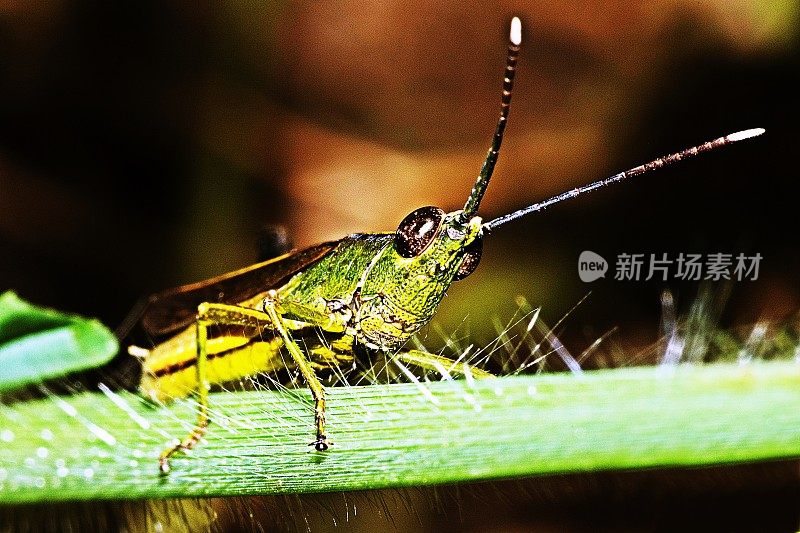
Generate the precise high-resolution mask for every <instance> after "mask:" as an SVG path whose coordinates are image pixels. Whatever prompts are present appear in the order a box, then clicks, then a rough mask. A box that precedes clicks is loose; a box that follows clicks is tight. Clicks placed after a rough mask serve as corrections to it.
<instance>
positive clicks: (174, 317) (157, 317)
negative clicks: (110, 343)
mask: <svg viewBox="0 0 800 533" xmlns="http://www.w3.org/2000/svg"><path fill="white" fill-rule="evenodd" d="M339 242H340V241H331V242H325V243H322V244H317V245H316V246H311V247H310V248H306V249H304V250H299V251H294V252H291V253H288V254H286V255H282V256H280V257H276V258H274V259H270V260H269V261H264V262H263V263H256V264H255V265H251V266H248V267H245V268H242V269H241V270H236V271H234V272H229V273H227V274H222V275H221V276H217V277H215V278H211V279H207V280H205V281H199V282H197V283H190V284H189V285H182V286H180V287H175V288H174V289H168V290H166V291H163V292H159V293H156V294H153V295H152V296H150V297H149V298H147V299H146V300H145V301H143V302H142V303H141V304H140V305H139V306H137V308H135V309H134V310H133V311H132V312H131V315H130V316H129V318H128V319H126V321H125V323H123V325H122V326H120V328H118V330H117V331H118V336H119V337H120V338H123V337H125V336H127V334H128V332H129V330H130V329H132V328H133V327H135V325H136V324H137V323H138V324H139V325H141V327H142V329H143V330H144V331H145V332H146V333H147V334H148V335H151V336H154V337H161V336H163V335H169V334H171V333H174V332H176V331H178V330H180V329H183V328H185V327H186V326H188V325H190V324H191V323H192V322H193V321H194V319H195V315H196V314H197V306H198V305H200V304H201V303H203V302H216V303H228V304H233V303H238V302H242V301H244V300H247V299H249V298H252V297H254V296H255V295H257V294H258V293H259V292H264V291H266V290H269V289H277V288H278V287H280V286H281V285H283V284H284V283H286V282H287V281H288V280H289V278H291V277H292V276H293V275H295V274H297V273H298V272H300V271H301V270H304V269H305V268H308V267H309V266H310V265H312V264H314V263H316V262H317V261H319V260H320V259H322V258H323V257H325V256H326V255H327V254H328V253H330V251H331V250H333V249H334V248H335V247H336V246H337V245H338V244H339Z"/></svg>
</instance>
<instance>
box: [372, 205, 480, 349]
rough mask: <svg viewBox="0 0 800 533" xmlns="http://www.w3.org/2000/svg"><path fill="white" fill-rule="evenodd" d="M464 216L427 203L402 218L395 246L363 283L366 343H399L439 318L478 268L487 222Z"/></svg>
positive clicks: (388, 345)
mask: <svg viewBox="0 0 800 533" xmlns="http://www.w3.org/2000/svg"><path fill="white" fill-rule="evenodd" d="M463 215H464V212H463V211H454V212H452V213H445V212H444V211H443V210H441V209H439V208H438V207H421V208H419V209H417V210H415V211H413V212H411V213H410V214H409V215H408V216H406V217H405V218H404V219H403V221H402V222H400V225H399V226H398V227H397V231H396V232H395V234H394V239H393V243H392V246H391V249H388V250H387V251H386V253H384V254H383V255H382V256H381V257H380V259H379V261H378V263H377V264H375V265H374V267H373V268H372V269H371V270H370V274H369V276H368V277H367V278H366V280H365V282H364V286H363V287H362V293H361V296H362V302H363V303H362V305H361V309H360V316H359V320H358V323H359V327H360V339H361V340H362V342H364V343H365V344H367V345H368V346H370V347H373V348H383V349H387V348H394V347H396V346H397V345H399V344H400V343H402V342H403V341H405V340H406V339H408V338H409V337H410V336H411V335H413V334H414V333H415V332H416V331H417V330H419V328H421V327H422V326H424V325H425V324H426V323H427V322H428V321H429V320H430V319H431V318H432V317H433V315H434V313H435V312H436V308H437V307H438V306H439V303H440V302H441V301H442V298H443V297H444V294H445V292H446V291H447V289H448V287H450V284H451V283H453V281H457V280H460V279H464V278H465V277H467V276H468V275H470V274H471V273H472V272H473V271H474V270H475V268H476V267H477V266H478V262H479V261H480V258H481V252H482V250H483V233H482V228H483V222H482V221H481V219H480V217H472V218H470V219H468V220H465V219H464V216H463Z"/></svg>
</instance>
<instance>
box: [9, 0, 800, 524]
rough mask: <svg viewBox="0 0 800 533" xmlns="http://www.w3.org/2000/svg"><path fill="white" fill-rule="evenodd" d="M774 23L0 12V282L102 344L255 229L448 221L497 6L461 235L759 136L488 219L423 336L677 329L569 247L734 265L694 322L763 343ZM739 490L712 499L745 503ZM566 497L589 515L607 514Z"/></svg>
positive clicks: (338, 5)
mask: <svg viewBox="0 0 800 533" xmlns="http://www.w3.org/2000/svg"><path fill="white" fill-rule="evenodd" d="M799 11H800V7H798V5H796V3H794V2H745V3H742V4H741V5H739V4H736V5H734V4H732V3H730V2H725V1H723V0H719V1H716V2H715V1H708V2H704V3H702V4H699V3H695V2H684V1H676V2H672V3H669V4H667V3H664V4H659V5H651V4H649V3H640V2H635V1H622V0H620V1H616V2H596V3H593V2H583V3H575V2H560V1H557V0H552V1H548V2H535V3H534V2H531V3H524V2H523V3H519V2H517V3H504V4H503V5H500V6H498V5H495V4H490V3H483V4H482V3H478V2H473V3H467V4H460V5H459V6H458V7H454V6H451V5H449V3H446V2H441V3H438V2H425V3H422V2H420V1H417V2H413V1H412V2H410V3H409V2H405V3H403V4H402V5H401V4H397V5H392V4H369V3H368V4H364V3H363V2H348V1H342V2H321V3H314V4H313V5H311V4H310V5H303V4H293V3H276V4H264V5H245V4H237V3H223V2H220V3H218V4H217V5H215V6H214V7H213V8H211V7H209V6H207V5H206V6H200V7H199V6H196V5H194V4H193V3H188V2H185V3H184V2H173V3H162V2H148V1H143V2H138V3H136V4H135V5H130V6H124V5H116V4H110V3H106V2H97V1H77V2H64V3H58V2H40V3H36V4H35V7H34V6H29V5H28V4H27V3H2V4H0V289H5V288H11V289H14V290H16V291H17V292H18V293H19V294H20V295H21V296H23V297H25V298H27V299H29V300H31V301H33V302H36V303H40V304H45V305H49V306H53V307H56V308H60V309H65V310H70V311H75V312H79V313H82V314H86V315H91V316H97V317H100V318H101V319H102V320H103V321H105V322H106V323H107V324H109V325H111V326H112V327H113V326H115V325H116V324H117V323H119V322H120V321H121V320H122V318H123V317H124V316H125V313H126V312H127V310H128V308H129V307H130V306H131V305H132V304H133V303H134V302H135V301H136V299H137V298H138V297H140V296H142V295H144V294H147V293H148V292H151V291H154V290H158V289H162V288H165V287H169V286H172V285H175V284H179V283H184V282H190V281H196V280H198V279H202V278H204V277H208V276H212V275H215V274H219V273H221V272H225V271H228V270H232V269H235V268H238V267H241V266H244V265H247V264H249V263H250V262H252V261H254V259H255V257H256V255H257V246H256V242H257V238H258V232H259V229H260V228H262V227H263V226H264V225H272V224H280V225H283V226H284V227H285V228H287V229H288V230H289V232H290V233H291V234H292V236H293V239H294V242H295V244H296V245H297V246H301V247H302V246H306V245H310V244H313V243H314V242H318V241H321V240H326V239H330V238H337V237H341V236H343V235H345V234H347V233H350V232H356V231H379V230H393V229H394V227H395V226H396V224H397V223H398V222H399V220H401V219H402V217H403V216H404V215H405V214H406V213H408V212H410V211H411V210H413V209H414V208H416V207H418V206H421V205H427V204H435V205H440V206H442V207H443V208H445V209H457V208H460V207H461V206H462V205H463V202H464V199H465V197H466V195H467V193H468V191H469V188H470V186H471V183H472V181H473V179H474V177H475V175H476V174H477V171H478V169H479V167H480V164H481V162H482V159H483V156H484V154H485V150H486V148H487V146H488V142H489V139H490V135H491V132H492V131H493V128H494V121H495V120H496V114H497V112H498V108H499V92H500V86H501V83H500V82H501V73H502V66H503V58H504V48H505V40H506V31H507V29H506V28H507V24H508V21H509V19H510V17H511V16H512V15H513V14H518V15H519V16H520V17H521V18H522V19H523V25H524V43H523V50H522V52H521V58H520V62H519V68H518V78H517V79H518V83H517V86H516V90H515V97H514V102H513V104H512V111H511V119H510V123H509V127H508V130H507V132H508V133H507V138H506V143H505V145H504V149H503V153H502V154H501V157H500V163H499V164H498V167H497V171H496V179H495V180H494V182H493V183H492V185H491V186H490V188H489V193H488V194H487V196H486V198H485V202H484V205H483V207H482V213H483V215H484V216H485V217H486V218H491V217H493V216H497V215H499V214H502V213H505V212H508V211H510V210H512V209H515V208H517V207H521V206H523V205H527V204H529V203H532V202H533V201H537V200H541V199H543V198H545V197H547V196H550V195H552V194H555V193H558V192H560V191H562V190H565V189H568V188H571V187H573V186H576V185H579V184H583V183H586V182H589V181H593V180H595V179H598V178H600V177H604V176H607V175H610V174H613V173H615V172H617V171H619V170H622V169H625V168H629V167H632V166H635V165H637V164H639V163H642V162H645V161H647V160H649V159H652V158H654V157H656V156H660V155H663V154H665V153H668V152H670V151H674V150H677V149H680V148H683V147H686V146H689V145H692V144H697V143H700V142H702V141H705V140H708V139H711V138H714V137H717V136H720V135H723V134H725V133H730V132H733V131H737V130H741V129H746V128H751V127H764V128H766V130H767V133H766V134H765V135H764V136H763V137H761V138H759V139H756V140H753V141H749V142H745V143H741V144H737V145H735V146H732V147H727V148H724V149H722V150H719V151H716V152H714V153H712V154H707V155H704V156H702V157H700V158H698V159H694V160H692V161H691V162H686V163H682V164H680V165H678V166H673V167H671V168H669V169H666V170H661V171H658V172H656V173H653V174H650V175H647V176H644V177H639V178H636V179H635V180H634V181H632V182H628V183H626V184H623V185H616V186H614V187H613V188H609V189H607V190H604V191H600V192H596V193H594V194H593V195H591V196H588V197H584V198H581V199H578V200H573V201H570V202H567V203H564V204H563V205H559V206H558V207H554V208H552V209H551V210H549V211H547V212H545V213H541V214H537V215H533V216H531V217H530V218H528V219H526V220H523V221H518V222H516V223H512V224H508V225H507V226H504V227H503V228H502V229H498V231H496V232H495V233H494V234H493V235H492V236H491V237H490V238H489V239H488V240H487V242H486V246H485V251H484V259H483V262H482V264H481V266H480V267H479V269H478V271H477V272H476V273H475V274H474V275H473V276H471V277H470V278H469V279H468V280H465V281H463V282H461V283H460V284H458V285H457V286H455V287H454V288H453V289H452V290H451V291H450V296H449V297H448V299H446V300H445V302H444V304H443V305H442V308H441V313H440V315H439V316H438V317H437V318H438V323H439V324H440V326H441V328H442V330H444V331H446V332H447V331H454V330H455V329H456V328H458V327H460V324H461V323H462V321H464V317H465V316H467V319H466V320H467V321H468V323H469V325H470V328H471V331H473V332H474V334H475V336H476V338H477V339H483V340H484V341H486V340H491V338H492V337H493V335H495V332H494V331H493V330H492V327H491V325H490V320H488V319H487V317H497V316H499V317H501V320H506V319H508V318H509V317H510V316H511V315H512V314H513V313H514V311H515V310H516V308H517V305H516V303H515V296H517V295H524V296H525V297H526V298H527V300H528V301H529V302H530V303H531V304H532V305H533V306H535V307H538V306H542V317H543V318H544V320H545V321H546V322H547V323H548V324H551V325H552V324H553V323H554V322H556V321H557V320H558V319H560V318H561V317H562V316H564V315H565V314H566V313H567V312H568V311H569V310H570V309H571V308H572V307H573V306H574V305H575V304H576V303H577V302H578V301H579V300H580V299H581V298H582V297H583V296H585V295H586V294H587V293H588V292H589V290H591V291H592V292H591V295H590V296H589V297H588V298H587V299H586V300H585V301H584V302H583V303H582V304H581V305H580V306H578V308H577V309H576V310H575V311H574V312H573V313H571V314H570V316H569V317H568V318H567V320H565V322H564V325H563V327H562V328H561V329H560V330H559V331H558V333H559V335H561V336H562V339H563V340H564V342H565V344H566V346H567V347H568V348H569V349H570V350H573V352H578V353H580V351H582V350H583V349H584V348H586V346H588V345H589V344H591V342H592V341H593V340H594V339H595V338H597V337H598V336H600V335H601V334H603V333H604V332H606V331H608V330H610V329H611V328H614V327H616V328H617V332H616V333H615V334H614V336H613V342H614V343H616V344H618V345H619V346H622V347H623V348H624V350H625V353H637V351H640V350H642V349H646V348H647V347H648V346H652V345H654V343H656V341H657V339H658V335H659V319H660V316H661V313H662V307H661V300H660V296H661V294H662V291H663V290H664V289H668V290H670V291H671V293H672V294H673V296H674V297H675V298H676V301H677V306H678V313H679V314H682V313H685V312H686V310H687V309H688V308H689V307H690V306H691V304H692V302H694V301H695V299H696V297H697V295H698V292H699V286H698V284H697V283H687V282H678V281H675V280H671V281H669V282H668V283H663V282H656V281H650V282H645V281H639V282H621V281H614V280H613V276H609V277H608V278H607V279H605V280H600V281H597V282H595V283H593V284H592V285H590V286H589V285H586V284H583V283H582V282H581V281H580V280H579V279H578V276H577V266H576V263H577V257H578V254H579V253H580V252H581V251H582V250H586V249H590V250H594V251H596V252H598V253H600V254H601V255H603V256H605V257H606V258H607V259H609V260H610V261H611V262H612V270H613V259H614V257H615V256H616V255H617V254H619V253H634V252H636V253H648V254H649V253H655V254H661V253H664V252H667V253H669V254H670V255H671V256H673V257H674V256H675V255H677V253H679V252H697V253H712V252H726V253H733V254H736V253H739V252H745V253H748V254H753V253H756V252H758V253H760V254H761V255H762V256H763V257H764V259H763V261H762V265H761V274H760V278H759V280H758V281H755V282H753V281H746V282H738V283H732V284H727V285H725V284H711V285H710V286H709V287H708V290H709V291H710V292H711V293H712V294H713V295H715V296H719V298H717V299H718V300H720V301H722V300H725V302H724V305H723V303H717V304H715V307H714V310H715V313H716V314H718V315H719V316H720V324H721V326H722V327H725V328H734V329H735V328H747V327H748V325H749V324H752V323H754V322H756V321H765V322H766V323H768V324H771V325H774V326H775V327H780V325H781V324H782V323H783V322H784V321H785V320H786V319H787V317H789V316H791V315H793V314H794V313H796V312H797V310H798V308H799V307H800V284H798V282H797V272H798V268H800V248H798V246H797V237H796V236H797V215H796V207H795V204H796V201H797V198H798V193H800V184H799V182H798V172H797V171H796V164H795V160H796V144H797V142H796V137H797V136H796V133H795V131H796V125H797V124H798V119H800V113H798V110H799V109H800V106H799V105H798V99H797V96H796V94H797V90H798V84H797V79H796V78H797V73H798V67H799V66H800V65H799V64H798V63H799V62H798V54H797V52H798V29H797V24H796V22H797V18H798V12H799ZM611 274H613V272H612V273H611ZM727 294H729V295H730V297H729V298H723V296H724V295H727ZM435 337H436V335H431V338H430V339H429V340H430V342H431V343H433V344H436V343H437V342H438V340H437V339H436V338H435ZM647 361H648V359H647V358H645V360H644V362H647ZM634 362H639V360H637V361H634V360H633V357H631V360H630V361H623V364H633V363H634ZM554 366H556V367H557V366H558V365H557V364H556V365H554ZM787 468H789V469H794V471H795V476H794V478H793V479H794V481H795V482H794V483H787V484H784V485H781V486H782V487H784V489H785V490H784V489H780V490H773V491H771V492H769V494H766V495H765V496H763V498H762V499H758V497H757V496H753V497H754V498H755V500H753V501H754V502H755V503H754V505H758V504H759V502H760V504H762V505H772V506H774V507H775V508H776V509H790V512H789V513H788V514H787V515H786V517H784V519H785V520H786V522H782V523H790V522H791V523H794V524H795V526H796V523H797V512H798V511H797V477H796V470H797V467H796V464H793V465H790V466H788V467H787ZM733 475H734V477H735V476H736V475H737V474H736V471H734V474H733ZM687 479H690V476H689V477H687ZM686 484H689V485H690V484H691V482H690V481H687V482H686ZM686 484H684V486H686ZM633 486H636V482H633ZM737 486H738V485H737ZM748 487H751V488H748ZM740 488H741V491H740V492H737V493H736V494H738V496H737V497H738V498H744V499H748V498H749V495H751V492H752V493H753V494H756V493H760V492H761V489H760V488H758V487H754V486H752V485H747V484H746V483H745V484H742V485H741V487H740ZM676 490H680V489H676ZM712 490H713V484H712ZM742 491H743V492H742ZM748 491H751V492H748ZM585 494H586V497H587V498H588V500H587V501H588V502H589V503H586V505H588V506H589V507H592V506H599V507H603V506H604V502H605V503H608V505H610V506H612V511H610V512H611V514H612V515H613V514H614V512H615V511H613V509H616V507H613V506H614V505H617V504H619V502H616V500H614V499H613V498H612V499H611V500H609V501H608V502H606V501H605V500H604V499H603V498H604V496H603V495H602V494H599V493H596V492H592V491H588V492H586V493H585ZM696 496H697V498H700V499H697V500H690V501H692V502H697V503H696V505H694V504H693V505H688V507H687V506H685V509H684V512H685V515H681V516H685V517H686V519H687V520H689V519H690V518H692V517H695V518H696V517H697V513H702V512H703V510H705V511H707V513H710V514H708V517H707V518H708V520H709V523H711V524H714V523H721V522H715V520H717V519H719V518H720V517H721V516H722V515H723V514H724V512H725V511H724V508H725V506H724V505H709V506H704V505H702V501H703V500H702V498H701V496H699V495H696ZM735 499H736V498H734V500H735ZM776 501H777V502H781V501H784V502H785V504H786V505H774V504H775V502H776ZM615 502H616V503H615ZM522 505H523V506H524V503H523V504H522ZM553 505H555V504H554V503H553ZM695 507H696V508H695ZM642 512H644V513H645V515H646V514H647V511H646V510H645V511H642ZM715 513H716V514H715ZM556 514H558V513H556ZM523 515H524V513H523ZM637 516H638V515H637ZM640 518H641V517H639V518H636V517H632V518H631V520H632V521H633V522H632V523H631V527H634V528H636V527H637V525H638V526H641V525H642V524H641V523H639V522H637V520H638V519H640ZM498 520H499V519H498ZM515 520H516V519H515ZM525 520H534V518H532V517H530V516H527V518H525ZM792 520H793V522H792ZM633 524H636V525H633ZM655 524H656V525H657V524H658V522H657V521H656V522H655ZM623 525H624V521H623ZM487 527H488V526H487ZM731 529H735V527H733V528H731Z"/></svg>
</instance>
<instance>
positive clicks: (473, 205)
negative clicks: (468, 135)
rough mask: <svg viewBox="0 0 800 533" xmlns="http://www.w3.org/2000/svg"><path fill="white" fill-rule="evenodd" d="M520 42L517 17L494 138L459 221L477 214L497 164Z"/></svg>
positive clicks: (513, 20)
mask: <svg viewBox="0 0 800 533" xmlns="http://www.w3.org/2000/svg"><path fill="white" fill-rule="evenodd" d="M521 42H522V22H520V20H519V17H514V18H513V19H511V31H510V32H509V36H508V55H507V56H506V72H505V76H504V78H503V97H502V100H501V104H500V119H499V120H498V121H497V129H495V130H494V138H492V146H491V147H490V148H489V152H488V153H487V154H486V160H485V161H484V162H483V166H482V167H481V172H480V174H478V179H477V181H475V185H474V186H473V187H472V192H471V193H470V194H469V198H468V199H467V203H466V205H464V212H463V213H462V215H461V219H462V220H464V221H467V220H469V219H470V218H472V217H473V216H474V215H475V213H477V212H478V206H480V203H481V199H482V198H483V194H484V193H485V192H486V187H487V186H488V185H489V180H490V179H491V177H492V172H493V171H494V165H495V164H496V163H497V156H498V155H499V154H500V145H501V144H503V133H504V132H505V130H506V122H508V109H509V106H510V105H511V92H512V91H513V90H514V73H515V72H516V69H517V56H518V55H519V45H520V43H521Z"/></svg>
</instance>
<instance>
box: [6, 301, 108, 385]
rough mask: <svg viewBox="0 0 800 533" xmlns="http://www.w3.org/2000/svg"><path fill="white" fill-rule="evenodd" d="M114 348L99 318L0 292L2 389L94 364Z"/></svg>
mask: <svg viewBox="0 0 800 533" xmlns="http://www.w3.org/2000/svg"><path fill="white" fill-rule="evenodd" d="M118 349H119V345H118V343H117V339H116V337H115V336H114V334H113V333H112V332H111V331H109V330H108V328H106V327H105V326H104V325H103V324H101V323H100V322H99V321H97V320H93V319H87V318H82V317H79V316H76V315H69V314H64V313H60V312H58V311H54V310H52V309H44V308H41V307H37V306H34V305H31V304H29V303H28V302H26V301H24V300H22V299H20V298H19V297H18V296H17V295H16V294H14V293H13V292H11V291H8V292H5V293H3V294H2V295H0V392H6V391H9V390H12V389H15V388H19V387H22V386H25V385H30V384H34V383H40V382H42V381H44V380H46V379H51V378H56V377H59V376H64V375H66V374H69V373H71V372H76V371H79V370H86V369H88V368H94V367H98V366H100V365H103V364H105V363H107V362H108V361H110V360H111V358H112V357H114V355H115V354H116V353H117V351H118Z"/></svg>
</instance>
